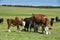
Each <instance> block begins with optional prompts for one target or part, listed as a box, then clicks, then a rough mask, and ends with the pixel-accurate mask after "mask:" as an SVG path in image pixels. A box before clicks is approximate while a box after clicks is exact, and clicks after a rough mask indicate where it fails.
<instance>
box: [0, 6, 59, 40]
mask: <svg viewBox="0 0 60 40" xmlns="http://www.w3.org/2000/svg"><path fill="white" fill-rule="evenodd" d="M32 13H34V14H44V15H46V16H47V17H48V18H49V20H50V18H55V17H56V16H58V17H60V8H55V9H54V8H51V9H49V8H26V7H2V6H0V18H4V22H3V24H0V40H60V22H58V23H54V25H53V26H52V30H51V34H49V35H45V34H40V33H34V32H24V31H21V32H16V27H11V31H12V32H7V22H6V19H8V18H13V19H14V18H15V17H16V16H18V17H19V18H20V19H21V18H25V17H30V16H31V15H32ZM22 29H23V27H21V30H22ZM39 31H41V30H39Z"/></svg>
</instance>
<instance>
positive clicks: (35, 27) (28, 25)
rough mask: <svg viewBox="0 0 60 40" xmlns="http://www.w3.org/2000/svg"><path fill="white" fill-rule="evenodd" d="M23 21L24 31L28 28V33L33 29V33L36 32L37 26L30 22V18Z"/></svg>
mask: <svg viewBox="0 0 60 40" xmlns="http://www.w3.org/2000/svg"><path fill="white" fill-rule="evenodd" d="M24 21H25V26H24V29H25V31H28V29H29V28H30V31H31V28H33V29H34V32H38V28H37V25H36V24H35V23H34V21H32V18H31V17H30V18H25V19H24Z"/></svg>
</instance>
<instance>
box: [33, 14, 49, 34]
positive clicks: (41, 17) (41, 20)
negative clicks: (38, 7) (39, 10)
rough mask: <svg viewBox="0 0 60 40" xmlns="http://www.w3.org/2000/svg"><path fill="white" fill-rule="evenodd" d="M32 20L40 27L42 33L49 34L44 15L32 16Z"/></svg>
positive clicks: (47, 23)
mask: <svg viewBox="0 0 60 40" xmlns="http://www.w3.org/2000/svg"><path fill="white" fill-rule="evenodd" d="M32 20H33V21H34V22H35V23H37V24H39V25H42V33H45V34H49V20H48V18H47V17H46V16H45V15H42V14H32Z"/></svg>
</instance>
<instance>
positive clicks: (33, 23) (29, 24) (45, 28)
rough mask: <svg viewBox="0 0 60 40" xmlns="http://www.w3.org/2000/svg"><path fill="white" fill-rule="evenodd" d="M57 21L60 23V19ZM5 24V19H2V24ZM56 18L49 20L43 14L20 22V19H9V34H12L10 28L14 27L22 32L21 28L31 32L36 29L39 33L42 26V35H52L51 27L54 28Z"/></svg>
mask: <svg viewBox="0 0 60 40" xmlns="http://www.w3.org/2000/svg"><path fill="white" fill-rule="evenodd" d="M55 19H56V21H57V22H58V21H60V19H59V18H58V17H56V18H55ZM2 22H3V18H1V19H0V23H2ZM53 23H54V18H51V20H50V21H49V19H48V18H47V17H46V16H45V15H43V14H32V16H31V17H29V18H24V19H21V20H19V18H18V17H15V19H7V25H8V32H11V30H10V27H11V26H12V25H14V26H17V31H18V32H20V27H19V26H24V31H29V29H30V32H31V29H32V28H33V29H34V32H38V26H39V25H40V26H41V28H42V33H44V34H49V33H50V29H51V28H50V25H51V26H53Z"/></svg>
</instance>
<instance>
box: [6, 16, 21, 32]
mask: <svg viewBox="0 0 60 40" xmlns="http://www.w3.org/2000/svg"><path fill="white" fill-rule="evenodd" d="M7 24H8V30H10V27H11V25H14V26H17V30H18V31H20V28H19V26H22V21H20V20H19V18H18V17H16V18H15V19H7Z"/></svg>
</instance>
